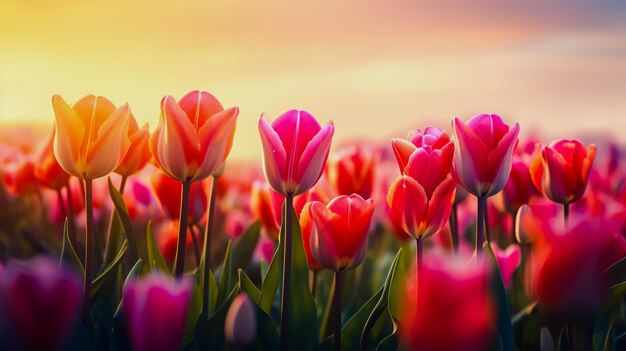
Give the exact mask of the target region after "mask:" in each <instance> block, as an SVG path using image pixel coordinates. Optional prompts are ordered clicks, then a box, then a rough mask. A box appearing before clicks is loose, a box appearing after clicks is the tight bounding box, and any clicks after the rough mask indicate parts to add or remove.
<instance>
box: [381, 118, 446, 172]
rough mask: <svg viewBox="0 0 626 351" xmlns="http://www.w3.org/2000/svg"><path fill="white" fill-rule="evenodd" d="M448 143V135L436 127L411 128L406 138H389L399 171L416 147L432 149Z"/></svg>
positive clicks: (402, 169)
mask: <svg viewBox="0 0 626 351" xmlns="http://www.w3.org/2000/svg"><path fill="white" fill-rule="evenodd" d="M448 144H450V136H448V134H446V132H444V131H443V130H441V129H439V128H437V127H427V128H426V129H424V131H423V132H422V131H421V130H420V129H416V130H412V131H410V132H409V134H408V135H407V140H405V139H398V138H394V139H392V140H391V145H392V147H393V152H394V155H395V156H396V161H397V162H398V167H400V172H404V168H405V167H406V166H407V164H408V163H409V158H410V157H411V155H412V154H413V152H414V151H415V150H417V149H418V148H420V147H424V146H430V147H431V148H432V149H434V150H439V149H442V148H443V147H446V146H447V145H448Z"/></svg>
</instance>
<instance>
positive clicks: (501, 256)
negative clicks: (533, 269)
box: [491, 243, 522, 287]
mask: <svg viewBox="0 0 626 351" xmlns="http://www.w3.org/2000/svg"><path fill="white" fill-rule="evenodd" d="M491 249H492V250H493V253H494V254H495V255H496V260H497V261H498V267H499V268H500V274H501V275H502V281H504V285H505V286H506V287H509V286H510V285H511V277H512V276H513V273H514V272H515V270H516V269H517V268H518V267H519V265H520V264H521V263H522V252H521V250H520V248H519V246H517V245H515V244H511V245H509V247H507V248H506V250H502V249H500V247H499V246H498V244H496V243H491Z"/></svg>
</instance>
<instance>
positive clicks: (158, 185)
mask: <svg viewBox="0 0 626 351" xmlns="http://www.w3.org/2000/svg"><path fill="white" fill-rule="evenodd" d="M150 182H151V183H152V189H153V190H154V194H155V195H156V198H157V200H158V202H159V204H160V205H161V208H162V209H163V213H164V214H165V216H166V217H167V218H169V219H176V220H178V216H179V215H180V213H179V211H180V205H181V202H180V200H181V186H180V183H179V182H177V181H176V180H174V179H172V178H170V177H169V176H167V175H166V174H163V173H159V172H155V173H153V174H152V176H151V178H150ZM202 183H203V182H200V183H194V184H192V185H191V189H190V193H189V199H190V201H189V208H188V212H187V213H188V221H189V222H190V223H197V222H199V221H200V220H201V219H202V216H204V214H205V212H206V206H207V204H206V203H207V194H206V193H205V191H204V189H203V184H202Z"/></svg>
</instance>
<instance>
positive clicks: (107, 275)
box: [91, 241, 128, 300]
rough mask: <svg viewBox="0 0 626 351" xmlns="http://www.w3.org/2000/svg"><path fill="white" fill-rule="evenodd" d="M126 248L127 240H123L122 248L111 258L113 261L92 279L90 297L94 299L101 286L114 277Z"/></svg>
mask: <svg viewBox="0 0 626 351" xmlns="http://www.w3.org/2000/svg"><path fill="white" fill-rule="evenodd" d="M126 249H128V242H127V241H124V243H123V244H122V248H121V249H120V251H119V252H118V253H117V256H115V259H114V260H113V262H111V263H109V265H108V266H107V268H106V269H105V270H104V272H102V273H101V274H100V275H99V276H98V277H96V279H94V280H93V282H92V289H93V290H92V292H91V298H92V299H94V300H95V299H96V297H97V296H98V295H99V294H100V293H101V291H102V287H103V286H104V285H105V283H107V282H109V281H110V279H112V278H114V277H115V273H116V269H117V267H118V266H119V264H120V263H122V258H123V257H124V254H125V253H126Z"/></svg>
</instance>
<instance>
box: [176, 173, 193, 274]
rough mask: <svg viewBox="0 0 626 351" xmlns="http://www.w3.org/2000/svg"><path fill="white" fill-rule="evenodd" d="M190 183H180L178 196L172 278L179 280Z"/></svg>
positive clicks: (183, 269)
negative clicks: (176, 232)
mask: <svg viewBox="0 0 626 351" xmlns="http://www.w3.org/2000/svg"><path fill="white" fill-rule="evenodd" d="M191 184H192V183H191V182H189V181H187V182H182V192H181V196H180V221H179V227H178V244H177V247H176V259H175V261H174V276H176V277H177V278H180V277H182V276H183V272H184V271H185V249H186V246H187V225H188V224H187V221H188V219H189V193H190V191H191Z"/></svg>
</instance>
